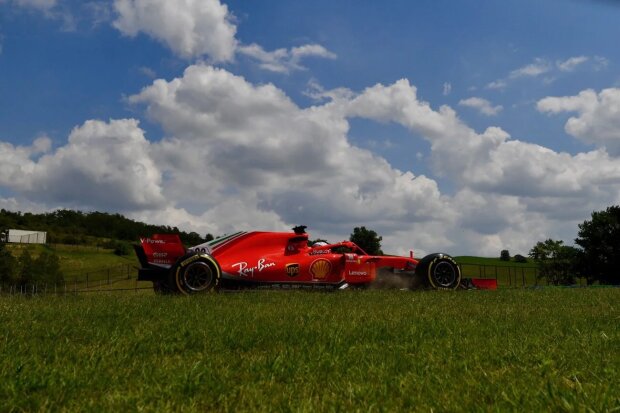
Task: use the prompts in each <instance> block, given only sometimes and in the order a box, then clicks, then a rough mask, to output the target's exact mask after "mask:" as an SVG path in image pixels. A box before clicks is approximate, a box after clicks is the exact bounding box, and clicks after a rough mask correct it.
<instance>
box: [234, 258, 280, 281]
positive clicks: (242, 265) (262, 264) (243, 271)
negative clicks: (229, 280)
mask: <svg viewBox="0 0 620 413" xmlns="http://www.w3.org/2000/svg"><path fill="white" fill-rule="evenodd" d="M275 265H276V263H275V262H267V260H266V259H265V258H261V259H260V260H258V262H257V263H256V265H255V266H253V267H250V266H248V263H247V262H246V261H241V262H236V263H234V264H233V265H232V266H233V267H234V268H235V269H236V270H237V274H238V275H239V276H241V277H254V273H255V272H261V271H263V270H265V269H267V268H271V267H275Z"/></svg>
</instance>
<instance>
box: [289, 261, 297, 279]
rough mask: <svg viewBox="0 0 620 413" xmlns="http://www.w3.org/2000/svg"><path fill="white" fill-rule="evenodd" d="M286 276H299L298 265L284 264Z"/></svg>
mask: <svg viewBox="0 0 620 413" xmlns="http://www.w3.org/2000/svg"><path fill="white" fill-rule="evenodd" d="M286 275H288V276H289V277H291V278H292V277H297V276H298V275H299V264H286Z"/></svg>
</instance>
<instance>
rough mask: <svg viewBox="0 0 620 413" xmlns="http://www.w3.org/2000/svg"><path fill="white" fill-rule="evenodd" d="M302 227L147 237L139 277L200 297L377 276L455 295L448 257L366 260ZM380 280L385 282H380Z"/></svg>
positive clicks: (337, 284)
mask: <svg viewBox="0 0 620 413" xmlns="http://www.w3.org/2000/svg"><path fill="white" fill-rule="evenodd" d="M305 228H306V227H305V226H299V227H295V228H293V232H238V233H236V234H232V235H229V236H225V237H221V238H218V239H215V240H213V241H209V242H206V243H204V244H200V245H197V246H195V247H192V248H189V249H185V248H184V247H183V245H182V244H181V241H180V239H179V237H178V236H177V235H170V234H167V235H153V236H152V237H150V238H142V239H141V240H140V241H141V245H140V246H136V253H137V255H138V258H139V259H140V263H141V266H142V268H141V269H140V270H139V273H138V280H141V281H152V282H153V286H154V289H155V291H159V292H173V293H181V294H195V293H201V292H206V291H210V290H214V289H239V288H247V287H257V286H272V287H281V288H296V287H315V288H341V289H342V288H346V287H348V286H350V287H366V286H369V285H371V284H373V283H376V282H378V274H382V276H383V275H384V274H387V275H385V277H387V278H390V277H393V278H398V279H399V280H400V283H401V285H402V286H403V287H406V288H411V289H413V288H418V287H424V286H426V287H428V288H434V289H445V290H454V289H456V288H458V287H459V285H460V284H461V271H460V269H459V267H458V265H457V264H456V262H455V261H454V260H453V259H452V258H451V257H450V256H448V255H446V254H441V253H437V254H431V255H427V256H426V257H424V258H423V259H421V260H417V259H416V258H414V257H413V253H411V256H410V257H397V256H387V255H381V256H373V255H368V254H366V252H364V250H362V249H361V248H360V247H359V246H357V245H356V244H355V243H353V242H350V241H343V242H339V243H336V244H326V243H318V244H322V245H317V244H315V245H314V246H308V234H307V233H306V231H305ZM379 278H381V277H379Z"/></svg>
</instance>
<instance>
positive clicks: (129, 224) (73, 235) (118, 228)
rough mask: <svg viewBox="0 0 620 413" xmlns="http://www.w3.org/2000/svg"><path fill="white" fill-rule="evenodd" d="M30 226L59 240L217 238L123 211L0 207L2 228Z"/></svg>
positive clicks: (86, 242) (75, 242)
mask: <svg viewBox="0 0 620 413" xmlns="http://www.w3.org/2000/svg"><path fill="white" fill-rule="evenodd" d="M8 229H29V230H35V231H46V232H47V242H48V243H55V244H71V245H93V244H97V243H98V242H100V240H97V239H93V238H107V239H110V240H121V241H130V242H135V241H136V240H138V238H139V237H141V236H148V235H151V234H156V233H157V234H179V236H180V238H181V241H182V242H183V243H184V244H187V245H196V244H200V243H202V242H205V241H206V240H208V239H213V237H212V236H211V235H210V234H207V235H205V237H204V238H203V237H201V236H200V235H199V234H198V233H196V232H185V231H181V230H179V229H178V228H177V227H171V226H167V225H152V224H145V223H143V222H138V221H134V220H132V219H129V218H126V217H124V216H123V215H121V214H109V213H106V212H81V211H73V210H68V209H59V210H57V211H53V212H46V213H42V214H33V213H30V212H25V213H21V212H11V211H7V210H5V209H2V210H0V230H3V231H4V230H8Z"/></svg>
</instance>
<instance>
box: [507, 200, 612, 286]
mask: <svg viewBox="0 0 620 413" xmlns="http://www.w3.org/2000/svg"><path fill="white" fill-rule="evenodd" d="M578 227H579V232H578V237H577V238H576V239H575V244H576V246H571V245H565V244H564V241H562V240H554V239H551V238H549V239H547V240H545V241H539V242H537V243H536V245H534V246H533V247H532V249H531V250H530V252H529V257H530V258H531V259H532V260H533V261H534V262H535V263H536V264H537V266H538V268H539V278H542V279H545V280H547V282H548V283H549V284H553V285H572V284H575V283H576V281H577V278H585V279H586V281H587V283H588V284H594V283H597V282H598V283H599V284H614V285H618V284H620V206H610V207H608V208H607V209H606V210H604V211H595V212H593V213H592V216H591V219H589V220H586V221H584V222H583V223H581V224H579V225H578ZM500 258H501V259H504V260H507V259H509V253H508V251H507V250H502V252H501V254H500Z"/></svg>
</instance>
